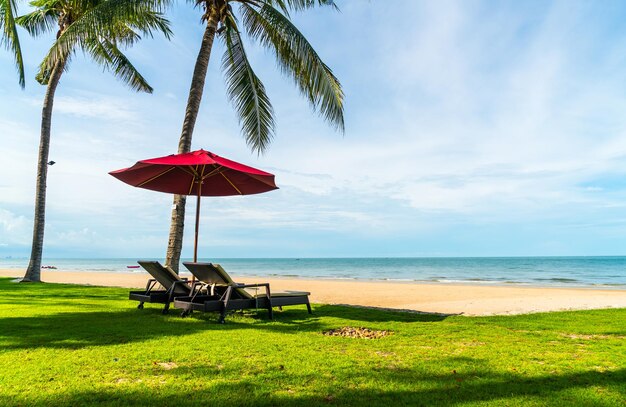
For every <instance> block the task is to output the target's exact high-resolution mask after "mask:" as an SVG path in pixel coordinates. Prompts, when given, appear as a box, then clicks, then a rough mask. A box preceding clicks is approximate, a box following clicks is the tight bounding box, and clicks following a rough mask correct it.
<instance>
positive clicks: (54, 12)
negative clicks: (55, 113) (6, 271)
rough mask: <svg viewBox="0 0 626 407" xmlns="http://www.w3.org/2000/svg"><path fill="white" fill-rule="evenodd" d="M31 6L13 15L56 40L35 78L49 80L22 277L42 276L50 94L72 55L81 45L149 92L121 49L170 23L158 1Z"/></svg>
mask: <svg viewBox="0 0 626 407" xmlns="http://www.w3.org/2000/svg"><path fill="white" fill-rule="evenodd" d="M30 4H31V6H33V7H34V8H35V10H34V11H33V12H31V13H29V14H27V15H24V16H22V17H19V18H17V19H16V22H17V24H19V25H20V26H22V27H24V28H25V29H26V30H27V31H28V32H29V33H30V34H31V35H33V36H38V35H41V34H43V33H46V32H49V31H52V30H54V29H55V27H56V30H57V33H56V37H57V40H56V41H55V44H54V45H53V46H52V48H51V50H50V51H49V52H48V55H47V56H46V57H45V58H44V60H43V62H42V63H41V65H40V70H39V73H38V74H37V81H39V83H41V84H42V85H47V89H46V94H45V97H44V102H43V110H42V115H41V138H40V142H39V158H38V164H37V189H36V197H35V221H34V227H33V245H32V251H31V256H30V263H29V265H28V269H27V270H26V275H25V276H24V279H23V280H22V281H41V276H40V273H41V256H42V251H43V237H44V225H45V209H46V180H47V171H48V151H49V147H50V124H51V120H52V105H53V102H54V94H55V91H56V88H57V85H58V84H59V80H60V79H61V75H63V72H65V71H66V70H67V69H68V64H69V62H70V60H71V57H72V55H73V54H74V53H75V51H77V50H79V49H80V50H82V51H83V52H84V53H85V54H87V55H89V56H90V57H91V58H92V59H93V60H94V61H95V62H96V63H98V64H99V65H101V66H102V67H103V68H105V69H107V70H109V71H111V72H112V73H113V74H114V75H115V76H116V77H118V78H119V79H120V80H121V81H123V82H124V83H125V84H126V85H128V86H129V87H130V88H131V89H133V90H136V91H142V92H148V93H151V92H152V88H151V87H150V85H149V84H148V83H147V82H146V80H145V79H144V78H143V77H142V76H141V74H140V73H139V72H138V71H137V69H136V68H135V67H134V66H133V65H132V64H131V63H130V61H129V60H128V59H127V58H126V56H125V55H124V54H123V53H122V52H121V51H120V48H118V45H123V46H129V45H131V44H133V43H134V42H136V41H137V40H139V39H140V36H139V34H138V32H141V33H144V34H148V35H152V33H153V32H154V31H160V32H162V33H163V34H164V35H165V36H166V37H168V38H169V36H170V34H171V31H170V29H169V22H168V21H167V20H166V19H164V18H163V16H162V14H161V13H160V12H159V4H158V3H155V1H149V0H34V1H33V2H31V3H30ZM67 35H74V36H75V37H76V38H77V39H78V40H77V41H76V42H75V43H74V44H73V46H72V47H65V48H59V47H57V43H58V42H59V39H61V38H64V36H67Z"/></svg>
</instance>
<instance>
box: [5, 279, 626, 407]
mask: <svg viewBox="0 0 626 407" xmlns="http://www.w3.org/2000/svg"><path fill="white" fill-rule="evenodd" d="M127 296H128V290H126V289H118V288H104V287H83V286H73V285H61V284H16V283H12V282H10V280H9V279H0V405H1V406H13V405H23V406H38V405H68V406H69V405H71V406H82V405H93V404H102V405H119V406H127V405H151V406H184V405H205V406H213V405H220V406H240V405H250V406H258V405H268V406H282V405H294V406H303V405H304V406H306V405H355V406H372V405H387V406H390V405H442V406H450V405H502V406H515V405H524V406H544V405H554V406H563V405H576V406H578V405H580V406H625V405H626V309H620V310H601V311H580V312H558V313H544V314H534V315H523V316H506V317H481V318H468V317H462V316H453V317H442V316H434V315H419V314H409V313H399V312H386V311H376V310H369V309H368V310H366V309H358V308H351V307H340V306H329V305H314V307H313V310H314V314H313V315H308V314H307V313H306V309H305V308H304V307H293V308H287V309H285V311H283V312H276V314H275V316H276V319H275V321H273V322H272V321H269V320H268V319H267V312H266V311H263V310H259V311H258V313H251V314H246V315H239V314H238V315H232V316H229V317H228V318H227V323H226V324H225V325H220V324H217V323H216V320H217V319H216V316H214V315H202V314H198V313H194V314H193V315H192V316H191V317H189V318H185V319H182V318H180V317H179V315H178V312H177V311H176V310H173V312H172V313H171V314H170V315H167V316H164V315H161V313H160V307H159V306H158V305H150V304H146V308H145V309H143V310H138V309H136V308H135V306H136V303H135V302H131V301H129V300H127ZM344 326H350V327H367V328H370V329H376V330H391V331H393V332H394V333H393V335H390V336H386V337H383V338H380V339H373V340H367V339H355V338H344V337H331V336H325V335H323V334H322V332H323V331H327V330H329V329H333V328H340V327H344Z"/></svg>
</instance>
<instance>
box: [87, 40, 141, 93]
mask: <svg viewBox="0 0 626 407" xmlns="http://www.w3.org/2000/svg"><path fill="white" fill-rule="evenodd" d="M85 51H86V52H88V53H89V55H90V56H91V57H92V58H93V60H94V61H95V62H96V63H98V64H99V65H101V66H102V67H103V68H104V69H106V70H109V71H111V72H112V73H113V74H114V75H115V76H116V77H117V78H118V79H120V80H121V81H122V82H124V83H125V84H126V85H128V86H129V87H130V88H131V89H133V90H136V91H141V92H147V93H152V90H153V89H152V87H151V86H150V85H149V84H148V82H147V81H146V79H145V78H144V77H143V76H141V74H140V73H139V71H137V69H136V68H135V67H134V66H133V64H132V63H131V62H130V61H129V60H128V58H127V57H126V56H125V55H124V54H123V53H122V52H121V51H120V50H119V48H118V47H117V46H116V45H115V44H113V43H112V42H111V41H109V40H106V39H99V40H93V41H88V42H87V47H85Z"/></svg>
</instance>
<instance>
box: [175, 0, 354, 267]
mask: <svg viewBox="0 0 626 407" xmlns="http://www.w3.org/2000/svg"><path fill="white" fill-rule="evenodd" d="M196 5H197V6H198V7H200V8H202V9H203V11H204V14H203V15H202V20H203V21H204V22H205V23H206V27H205V30H204V36H203V38H202V44H201V46H200V52H199V53H198V58H197V59H196V65H195V68H194V72H193V77H192V80H191V88H190V89H189V97H188V100H187V108H186V110H185V119H184V122H183V128H182V132H181V135H180V140H179V143H178V152H179V153H186V152H189V150H190V149H191V138H192V134H193V130H194V127H195V123H196V118H197V116H198V111H199V109H200V102H201V100H202V93H203V90H204V81H205V78H206V73H207V67H208V65H209V58H210V56H211V50H212V48H213V41H214V39H215V37H216V36H217V37H218V38H220V39H221V40H222V41H223V43H224V45H225V47H224V48H225V52H224V55H223V57H222V69H223V71H224V74H225V80H226V85H227V91H228V97H229V99H230V101H231V102H232V104H233V106H234V108H235V110H236V112H237V115H238V117H239V121H240V124H241V127H242V133H243V135H244V137H245V139H246V142H247V144H248V146H249V147H250V148H252V149H253V150H255V151H256V152H257V153H261V152H263V151H265V150H266V149H267V147H268V146H269V144H270V142H271V140H272V137H273V135H274V112H273V109H272V105H271V103H270V100H269V98H268V97H267V94H266V92H265V87H264V86H263V83H262V82H261V80H260V79H259V78H258V77H257V76H256V74H255V73H254V71H253V69H252V66H251V65H250V62H249V61H248V57H247V55H246V51H245V49H244V45H243V41H242V36H241V30H240V26H241V27H242V29H243V30H245V32H246V33H247V35H248V37H249V38H251V39H252V40H254V41H256V42H257V43H259V44H260V45H261V46H263V47H265V48H268V49H270V50H271V51H272V52H273V53H274V55H275V56H276V59H277V61H278V65H279V67H280V69H281V71H282V72H283V73H284V74H286V75H288V76H290V77H291V78H292V79H293V80H294V81H295V83H296V85H297V86H298V88H299V90H300V91H301V93H302V94H303V95H304V97H305V98H307V99H308V100H309V102H310V104H311V106H312V107H313V109H314V110H316V111H318V112H319V113H320V114H321V115H322V116H324V118H325V119H326V120H327V121H328V122H330V123H331V124H333V125H334V126H335V127H336V128H338V129H339V130H341V131H343V130H344V121H343V97H344V95H343V91H342V89H341V84H340V83H339V81H338V80H337V78H336V77H335V76H334V75H333V73H332V71H331V70H330V68H329V67H328V66H326V64H324V62H323V61H322V60H321V58H320V57H319V56H318V54H317V52H315V50H314V49H313V47H312V46H311V44H310V43H309V42H308V41H307V39H306V38H305V37H304V36H303V35H302V33H301V32H300V31H299V30H298V29H297V28H296V27H295V25H294V24H293V23H292V22H291V20H290V16H289V13H290V12H291V11H296V12H298V11H303V10H306V9H309V8H312V7H315V6H330V7H333V8H335V9H336V8H337V7H336V5H335V4H334V2H333V0H196ZM234 5H236V6H238V7H237V11H238V13H235V10H234V9H233V6H234ZM237 15H239V17H240V18H237ZM185 202H186V197H185V196H184V195H176V196H175V197H174V205H173V210H172V218H171V224H170V235H169V240H168V248H167V255H166V261H165V262H166V264H168V265H170V266H171V267H172V268H174V269H175V270H178V265H179V263H180V253H181V249H182V241H183V229H184V218H185Z"/></svg>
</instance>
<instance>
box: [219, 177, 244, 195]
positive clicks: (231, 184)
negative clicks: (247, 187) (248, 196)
mask: <svg viewBox="0 0 626 407" xmlns="http://www.w3.org/2000/svg"><path fill="white" fill-rule="evenodd" d="M220 175H221V176H222V177H224V179H225V180H226V181H228V183H229V184H230V186H232V187H233V188H235V191H237V193H238V194H239V195H243V194H242V193H241V191H240V190H239V188H237V187H236V186H235V184H233V183H232V182H231V181H230V180H229V179H228V177H227V176H226V175H224V173H223V172H220Z"/></svg>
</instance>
